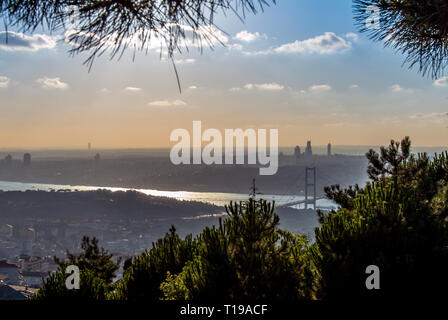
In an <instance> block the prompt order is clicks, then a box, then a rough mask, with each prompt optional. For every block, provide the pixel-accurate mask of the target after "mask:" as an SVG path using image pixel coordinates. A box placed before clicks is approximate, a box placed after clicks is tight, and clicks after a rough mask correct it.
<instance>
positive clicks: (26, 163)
mask: <svg viewBox="0 0 448 320" xmlns="http://www.w3.org/2000/svg"><path fill="white" fill-rule="evenodd" d="M23 165H24V166H25V167H28V166H30V165H31V154H29V153H25V154H24V155H23Z"/></svg>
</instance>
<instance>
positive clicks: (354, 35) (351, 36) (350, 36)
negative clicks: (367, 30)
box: [345, 32, 359, 41]
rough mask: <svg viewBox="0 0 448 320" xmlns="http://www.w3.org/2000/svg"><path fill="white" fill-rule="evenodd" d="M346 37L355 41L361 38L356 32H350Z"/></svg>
mask: <svg viewBox="0 0 448 320" xmlns="http://www.w3.org/2000/svg"><path fill="white" fill-rule="evenodd" d="M345 37H346V38H348V39H351V40H353V41H357V40H358V39H359V36H358V35H357V34H356V33H353V32H349V33H347V34H346V35H345Z"/></svg>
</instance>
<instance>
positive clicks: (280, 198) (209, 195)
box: [0, 181, 335, 208]
mask: <svg viewBox="0 0 448 320" xmlns="http://www.w3.org/2000/svg"><path fill="white" fill-rule="evenodd" d="M98 189H105V190H110V191H128V190H133V191H137V192H141V193H144V194H146V195H151V196H156V197H167V198H172V199H177V200H190V201H199V202H206V203H212V204H214V205H217V206H224V205H225V204H228V203H229V202H230V201H244V200H247V198H248V194H241V193H223V192H190V191H162V190H155V189H136V188H117V187H107V186H79V185H75V186H72V185H58V184H47V183H29V182H10V181H0V190H3V191H26V190H41V191H52V190H54V191H57V190H70V191H93V190H98ZM257 197H258V198H263V199H265V200H269V201H272V200H274V201H275V203H276V205H283V204H285V203H289V202H294V201H300V200H303V199H304V198H305V197H304V196H298V195H297V196H295V195H269V194H266V195H265V194H261V195H258V196H257ZM317 206H318V207H324V208H330V207H335V204H334V203H333V202H331V201H330V200H327V199H320V200H318V201H317ZM301 207H303V204H302V205H301ZM295 208H299V207H298V206H295Z"/></svg>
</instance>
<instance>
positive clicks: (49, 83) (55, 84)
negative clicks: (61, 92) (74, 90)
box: [36, 77, 69, 89]
mask: <svg viewBox="0 0 448 320" xmlns="http://www.w3.org/2000/svg"><path fill="white" fill-rule="evenodd" d="M36 82H37V83H39V84H40V85H41V86H42V88H44V89H67V88H68V87H69V85H68V84H67V83H65V82H62V81H61V78H47V77H43V78H39V79H37V80H36Z"/></svg>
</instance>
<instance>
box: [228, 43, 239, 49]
mask: <svg viewBox="0 0 448 320" xmlns="http://www.w3.org/2000/svg"><path fill="white" fill-rule="evenodd" d="M227 47H228V48H229V49H230V50H235V51H241V50H243V46H242V45H241V44H239V43H229V44H227Z"/></svg>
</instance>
